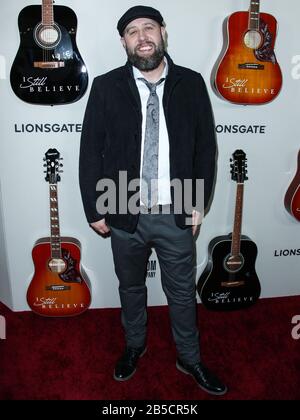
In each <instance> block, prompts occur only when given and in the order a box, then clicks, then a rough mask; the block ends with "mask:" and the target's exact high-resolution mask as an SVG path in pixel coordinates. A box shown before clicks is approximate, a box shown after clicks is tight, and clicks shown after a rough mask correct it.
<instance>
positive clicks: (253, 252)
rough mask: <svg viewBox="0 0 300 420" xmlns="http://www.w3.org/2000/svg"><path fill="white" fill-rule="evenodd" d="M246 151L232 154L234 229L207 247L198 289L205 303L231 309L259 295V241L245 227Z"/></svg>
mask: <svg viewBox="0 0 300 420" xmlns="http://www.w3.org/2000/svg"><path fill="white" fill-rule="evenodd" d="M246 168H247V165H246V155H245V153H244V152H243V151H242V150H236V151H235V153H234V154H233V160H232V165H231V175H232V179H233V180H234V181H236V182H237V191H236V206H235V217H234V227H233V232H232V233H230V234H229V235H224V236H218V237H216V238H214V239H213V240H212V241H211V242H210V244H209V247H208V263H207V265H206V268H205V269H204V271H203V273H202V274H201V276H200V278H199V280H198V283H197V290H198V293H199V295H200V298H201V301H202V303H203V305H204V306H205V307H207V308H208V309H211V310H215V311H231V310H235V309H243V308H247V307H249V306H251V305H253V304H254V303H255V302H256V301H257V299H258V298H259V296H260V291H261V288H260V283H259V279H258V277H257V274H256V271H255V261H256V257H257V247H256V244H255V243H254V242H253V241H252V240H251V239H250V238H249V237H248V236H245V235H242V234H241V231H242V229H241V228H242V213H243V196H244V181H245V180H247V179H248V178H247V170H246Z"/></svg>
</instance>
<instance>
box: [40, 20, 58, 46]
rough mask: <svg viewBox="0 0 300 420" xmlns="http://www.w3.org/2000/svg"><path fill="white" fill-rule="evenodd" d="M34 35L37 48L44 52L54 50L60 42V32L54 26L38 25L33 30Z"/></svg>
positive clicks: (56, 26)
mask: <svg viewBox="0 0 300 420" xmlns="http://www.w3.org/2000/svg"><path fill="white" fill-rule="evenodd" d="M34 35H35V36H34V38H35V42H36V43H37V44H38V46H39V47H41V48H44V49H46V50H51V49H53V48H55V47H56V46H57V45H58V44H59V43H60V41H61V31H60V29H59V26H58V25H56V24H54V25H43V24H42V23H39V24H38V25H37V27H36V28H35V31H34Z"/></svg>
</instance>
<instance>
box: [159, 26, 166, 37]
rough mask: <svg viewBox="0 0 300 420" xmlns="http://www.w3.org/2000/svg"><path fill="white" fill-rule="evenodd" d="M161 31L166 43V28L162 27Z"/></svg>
mask: <svg viewBox="0 0 300 420" xmlns="http://www.w3.org/2000/svg"><path fill="white" fill-rule="evenodd" d="M160 31H161V36H162V37H163V40H164V41H166V28H165V27H164V26H161V28H160Z"/></svg>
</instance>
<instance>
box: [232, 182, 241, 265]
mask: <svg viewBox="0 0 300 420" xmlns="http://www.w3.org/2000/svg"><path fill="white" fill-rule="evenodd" d="M243 199H244V184H237V190H236V204H235V216H234V227H233V233H232V245H231V255H232V256H234V257H237V256H239V255H240V250H241V233H242V216H243Z"/></svg>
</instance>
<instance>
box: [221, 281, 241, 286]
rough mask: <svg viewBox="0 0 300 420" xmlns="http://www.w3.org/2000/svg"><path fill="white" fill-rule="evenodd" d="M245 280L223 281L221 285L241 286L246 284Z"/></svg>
mask: <svg viewBox="0 0 300 420" xmlns="http://www.w3.org/2000/svg"><path fill="white" fill-rule="evenodd" d="M244 284H245V282H244V281H222V283H221V286H222V287H239V286H244Z"/></svg>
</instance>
